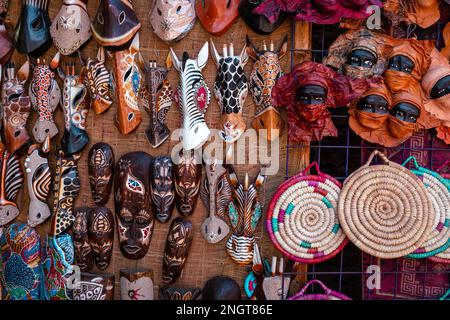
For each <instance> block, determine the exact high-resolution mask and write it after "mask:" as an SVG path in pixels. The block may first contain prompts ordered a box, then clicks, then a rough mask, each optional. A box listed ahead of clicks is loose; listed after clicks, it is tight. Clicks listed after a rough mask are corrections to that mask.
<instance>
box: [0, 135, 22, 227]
mask: <svg viewBox="0 0 450 320" xmlns="http://www.w3.org/2000/svg"><path fill="white" fill-rule="evenodd" d="M0 156H1V157H0V166H1V172H0V226H4V225H5V224H7V223H9V222H11V221H13V220H14V219H15V218H16V217H17V216H18V215H19V208H18V207H17V203H16V201H17V196H18V194H19V191H20V188H21V187H22V184H23V178H24V177H23V171H22V166H21V165H20V161H19V157H18V156H17V153H9V151H8V150H7V149H6V148H5V146H4V145H3V143H2V142H1V141H0Z"/></svg>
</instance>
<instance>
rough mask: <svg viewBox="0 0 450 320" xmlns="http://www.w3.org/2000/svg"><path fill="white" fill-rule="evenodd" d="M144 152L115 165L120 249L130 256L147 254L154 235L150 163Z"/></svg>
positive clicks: (128, 156) (127, 157) (131, 154)
mask: <svg viewBox="0 0 450 320" xmlns="http://www.w3.org/2000/svg"><path fill="white" fill-rule="evenodd" d="M151 162H152V157H151V156H150V155H149V154H147V153H145V152H140V151H136V152H131V153H127V154H125V155H124V156H122V157H121V158H120V159H119V160H118V161H117V164H116V169H115V178H114V194H115V198H114V201H115V211H116V216H117V219H116V220H117V232H118V233H119V242H120V251H121V252H122V254H123V255H124V256H125V257H126V258H128V259H140V258H142V257H144V256H145V254H146V253H147V251H148V248H149V246H150V240H151V238H152V233H153V226H154V219H153V215H152V212H151V207H150V202H151V201H150V185H149V180H150V179H149V177H150V173H149V170H150V165H151Z"/></svg>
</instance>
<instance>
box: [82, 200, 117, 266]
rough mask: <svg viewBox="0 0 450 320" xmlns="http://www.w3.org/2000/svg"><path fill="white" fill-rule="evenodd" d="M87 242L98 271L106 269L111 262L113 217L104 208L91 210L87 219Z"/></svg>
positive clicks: (109, 211)
mask: <svg viewBox="0 0 450 320" xmlns="http://www.w3.org/2000/svg"><path fill="white" fill-rule="evenodd" d="M88 235H89V242H90V244H91V247H92V254H93V257H94V262H95V265H96V266H97V268H98V269H100V270H105V269H106V268H108V266H109V263H110V262H111V256H112V251H113V240H114V215H113V214H112V212H111V210H109V209H108V208H106V207H97V208H95V209H93V210H92V213H91V215H90V216H89V219H88Z"/></svg>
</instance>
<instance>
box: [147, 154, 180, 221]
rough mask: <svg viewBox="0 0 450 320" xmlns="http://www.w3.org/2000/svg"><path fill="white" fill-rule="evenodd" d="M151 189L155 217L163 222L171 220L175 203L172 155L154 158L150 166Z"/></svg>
mask: <svg viewBox="0 0 450 320" xmlns="http://www.w3.org/2000/svg"><path fill="white" fill-rule="evenodd" d="M150 190H151V196H152V204H153V210H154V211H153V212H154V214H155V218H156V219H157V220H158V221H159V222H161V223H164V222H167V221H169V219H170V217H171V216H172V211H173V207H174V204H175V203H174V200H175V190H174V183H173V163H172V159H171V158H170V156H158V157H156V158H153V161H152V164H151V167H150Z"/></svg>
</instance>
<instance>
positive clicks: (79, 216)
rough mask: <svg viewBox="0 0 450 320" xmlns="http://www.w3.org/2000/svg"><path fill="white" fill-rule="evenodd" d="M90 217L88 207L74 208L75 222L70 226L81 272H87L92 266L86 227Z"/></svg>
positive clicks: (90, 212)
mask: <svg viewBox="0 0 450 320" xmlns="http://www.w3.org/2000/svg"><path fill="white" fill-rule="evenodd" d="M91 215H92V209H91V208H89V207H82V208H75V209H74V216H75V221H74V222H73V225H72V234H73V245H74V247H75V258H76V262H77V265H78V267H80V270H81V271H89V270H91V269H92V267H93V265H94V257H93V253H92V247H91V243H90V241H89V234H88V225H89V219H90V217H91Z"/></svg>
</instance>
